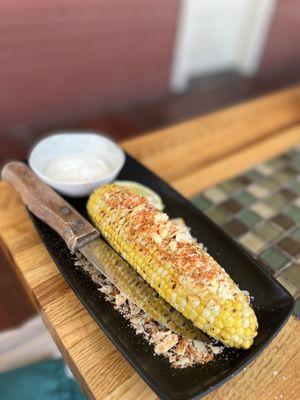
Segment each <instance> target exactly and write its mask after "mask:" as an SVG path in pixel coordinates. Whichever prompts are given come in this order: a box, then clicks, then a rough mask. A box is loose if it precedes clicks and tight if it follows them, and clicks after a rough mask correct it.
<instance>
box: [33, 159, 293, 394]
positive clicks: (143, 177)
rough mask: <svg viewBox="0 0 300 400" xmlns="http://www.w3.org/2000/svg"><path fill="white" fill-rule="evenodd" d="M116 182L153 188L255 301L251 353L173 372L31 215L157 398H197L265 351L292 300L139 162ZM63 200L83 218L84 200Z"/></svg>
mask: <svg viewBox="0 0 300 400" xmlns="http://www.w3.org/2000/svg"><path fill="white" fill-rule="evenodd" d="M118 179H126V180H134V181H138V182H141V183H143V184H145V185H147V186H149V187H151V188H152V189H153V190H155V191H156V192H157V193H158V194H159V195H160V196H161V197H162V199H163V202H164V204H165V206H166V210H165V211H166V212H167V213H168V215H169V216H170V217H182V218H183V219H184V220H185V222H186V223H187V225H188V226H190V227H191V228H192V234H193V236H195V237H196V238H197V239H198V241H199V242H202V243H204V245H205V246H207V248H208V251H209V253H210V254H211V255H212V256H213V257H214V258H215V259H216V260H217V261H218V262H219V263H220V264H221V265H222V266H223V267H224V268H225V269H226V271H227V272H228V273H229V274H230V276H231V277H232V278H233V280H234V281H235V282H236V283H237V284H238V285H239V287H240V288H241V289H244V290H247V291H249V292H250V294H251V296H253V297H254V308H255V312H256V315H257V318H258V322H259V329H258V335H257V337H256V338H255V341H254V344H253V346H252V347H251V348H250V349H249V350H236V349H226V350H225V351H224V352H223V354H222V355H220V356H218V357H217V358H216V360H215V361H213V362H211V363H208V364H206V365H204V366H196V367H191V368H186V369H183V370H180V369H179V370H176V369H174V368H172V367H171V366H170V364H169V362H168V361H167V360H166V359H164V358H163V357H162V356H155V355H154V354H153V348H152V347H151V346H150V345H149V344H148V343H147V342H146V341H145V340H144V339H143V338H142V337H141V335H136V334H135V332H134V330H133V329H132V328H131V327H130V325H129V324H128V323H127V322H126V321H125V320H124V318H123V317H122V316H121V315H120V314H119V313H118V312H117V311H115V310H114V309H113V307H112V305H111V304H110V303H109V302H107V301H105V299H104V297H103V295H101V294H99V291H98V290H97V287H96V286H95V285H94V284H93V283H92V282H91V280H90V279H89V278H88V277H87V276H86V274H85V273H84V272H82V270H81V269H80V268H75V267H74V260H73V258H72V256H71V255H70V252H69V250H68V249H67V247H66V245H65V244H64V242H63V241H62V240H61V239H60V237H59V236H58V235H57V234H56V233H55V232H54V231H53V230H52V229H51V228H49V227H48V226H47V225H45V224H44V223H43V222H41V221H40V220H38V219H37V218H35V217H34V216H33V215H31V217H32V219H33V222H34V224H35V226H36V228H37V231H38V232H39V234H40V236H41V238H42V240H43V242H44V244H45V245H46V247H47V249H48V251H49V253H50V255H51V257H52V259H53V260H54V262H55V264H56V265H57V267H58V268H59V270H60V271H61V273H62V275H63V276H64V278H65V280H66V281H67V282H68V284H69V285H70V287H71V288H72V289H73V291H74V292H75V293H76V295H77V297H78V298H79V300H80V301H81V302H82V304H83V305H84V306H85V307H86V309H87V310H88V312H89V313H90V314H91V315H92V317H93V318H94V319H95V321H96V322H97V323H98V324H99V325H100V326H101V328H102V329H103V331H104V332H105V333H106V335H107V336H108V337H109V338H110V340H111V341H112V342H113V343H114V344H115V346H116V347H117V348H118V349H119V350H120V352H121V353H122V354H123V355H124V357H125V358H126V359H127V360H128V361H129V362H130V364H131V365H132V366H133V367H134V368H135V369H136V371H137V372H138V373H139V374H140V376H141V377H142V378H143V379H144V380H145V381H146V382H147V383H148V385H149V386H150V387H151V388H152V389H153V390H154V391H155V392H156V393H157V395H158V396H159V397H160V398H161V399H172V400H179V399H180V400H183V399H184V400H190V399H199V398H200V397H202V396H204V395H206V394H207V393H209V392H210V391H211V390H213V389H214V388H216V387H218V386H220V385H221V384H222V383H224V382H225V381H227V380H228V379H230V378H231V377H232V376H234V375H236V374H237V373H238V372H239V371H240V370H241V369H243V368H244V367H245V366H246V365H247V364H248V363H249V362H250V361H251V360H253V359H254V358H255V357H256V356H257V355H258V354H259V353H260V352H261V351H262V350H263V349H264V348H265V347H266V345H267V344H268V343H269V342H270V341H271V340H272V338H274V336H275V335H276V334H277V333H278V332H279V330H280V328H281V327H282V326H283V324H284V322H285V321H286V320H287V318H288V316H289V315H290V313H291V311H292V309H293V306H294V300H293V298H292V296H291V295H290V294H289V293H288V292H287V291H286V290H285V289H284V288H283V287H282V286H281V285H280V284H279V283H278V282H277V281H276V280H275V279H273V278H272V277H271V276H269V275H268V274H267V273H266V272H265V271H264V270H263V268H262V267H261V266H260V265H259V263H258V261H257V260H255V259H253V258H252V257H251V256H250V255H249V254H248V253H247V252H245V251H244V250H243V249H242V248H241V247H240V246H239V245H238V244H237V243H235V242H234V241H233V240H232V239H231V238H230V237H229V236H228V235H227V234H226V233H225V232H224V231H223V230H222V229H220V228H219V227H218V226H217V225H215V224H214V223H213V222H212V221H211V220H210V219H208V218H207V217H206V216H205V215H204V214H203V213H202V212H200V211H199V210H198V209H197V208H196V207H195V206H194V205H193V204H192V203H190V202H189V201H188V200H186V199H185V198H184V197H182V196H181V195H180V194H179V193H177V192H176V191H175V190H174V189H172V188H171V187H170V186H169V185H167V184H166V183H165V182H164V181H162V180H161V179H160V178H159V177H158V176H156V175H155V174H153V173H152V172H150V171H149V170H148V169H146V168H145V167H144V166H142V165H141V164H140V163H139V162H138V161H136V160H135V159H133V158H132V157H130V156H128V155H127V157H126V163H125V166H124V168H123V169H122V171H121V173H120V175H119V176H118ZM67 200H68V201H69V202H70V203H71V204H72V205H73V206H74V207H75V208H76V209H77V210H78V211H79V212H80V213H82V214H83V215H84V216H86V217H87V215H86V210H85V205H86V201H87V199H86V198H83V199H70V198H68V199H67Z"/></svg>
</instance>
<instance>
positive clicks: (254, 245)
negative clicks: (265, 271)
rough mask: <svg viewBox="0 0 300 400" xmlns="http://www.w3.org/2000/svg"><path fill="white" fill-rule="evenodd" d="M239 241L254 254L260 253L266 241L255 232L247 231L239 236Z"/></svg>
mask: <svg viewBox="0 0 300 400" xmlns="http://www.w3.org/2000/svg"><path fill="white" fill-rule="evenodd" d="M239 242H240V243H241V244H242V245H243V246H244V247H246V249H247V250H250V251H251V252H252V253H254V254H258V253H259V252H260V251H261V250H262V249H263V248H264V247H265V242H264V241H263V240H262V239H260V238H259V237H258V236H257V235H255V234H254V233H253V232H247V233H245V234H244V235H242V236H241V237H240V238H239Z"/></svg>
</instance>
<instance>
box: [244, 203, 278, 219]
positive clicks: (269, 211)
mask: <svg viewBox="0 0 300 400" xmlns="http://www.w3.org/2000/svg"><path fill="white" fill-rule="evenodd" d="M250 209H251V211H253V212H255V213H256V214H257V215H259V216H260V217H261V218H263V219H270V218H272V217H274V215H275V214H277V210H276V209H274V208H273V207H271V206H269V205H268V204H265V203H264V202H262V201H257V202H255V203H253V204H252V205H251V206H250Z"/></svg>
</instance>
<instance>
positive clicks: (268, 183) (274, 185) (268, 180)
mask: <svg viewBox="0 0 300 400" xmlns="http://www.w3.org/2000/svg"><path fill="white" fill-rule="evenodd" d="M260 184H261V185H262V186H264V187H266V188H267V189H270V190H271V191H273V192H274V191H277V190H278V189H279V184H278V182H277V181H276V179H274V178H273V177H271V176H268V177H264V178H263V179H261V180H260Z"/></svg>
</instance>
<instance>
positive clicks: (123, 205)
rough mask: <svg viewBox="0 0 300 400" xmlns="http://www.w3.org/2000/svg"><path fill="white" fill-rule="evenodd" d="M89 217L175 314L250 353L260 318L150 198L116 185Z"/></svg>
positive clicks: (94, 199)
mask: <svg viewBox="0 0 300 400" xmlns="http://www.w3.org/2000/svg"><path fill="white" fill-rule="evenodd" d="M87 209H88V213H89V215H90V217H91V219H92V221H93V222H94V223H95V225H96V226H97V227H98V229H99V230H100V232H101V233H102V235H103V236H104V237H105V238H106V240H107V241H108V242H109V243H110V244H111V246H112V247H113V248H114V249H115V250H116V251H117V252H118V253H119V254H120V255H121V256H122V257H123V258H124V259H125V260H126V261H127V262H128V263H129V264H130V265H131V266H132V267H133V268H134V269H136V271H137V272H138V273H139V274H140V275H141V276H142V277H143V278H144V279H145V280H146V281H147V282H148V283H149V284H150V285H151V286H152V287H153V288H154V289H155V290H156V291H157V293H158V294H159V295H160V296H161V297H162V298H164V299H165V300H166V301H167V302H168V303H169V304H171V305H172V306H173V307H174V308H175V309H177V310H178V311H179V312H181V313H182V314H183V315H184V316H185V317H186V318H188V319H190V320H191V321H192V322H193V323H194V325H195V326H196V327H197V328H199V329H201V330H202V331H204V332H205V333H207V334H208V335H210V336H211V337H213V338H215V339H217V340H219V341H221V342H222V343H224V344H225V345H226V346H228V347H236V348H244V349H247V348H249V347H250V346H251V345H252V343H253V339H254V337H255V336H256V335H257V328H258V324H257V319H256V316H255V313H254V311H253V309H252V308H251V306H250V303H249V296H247V295H246V294H245V293H244V292H242V291H241V290H240V289H239V288H238V287H237V285H236V284H235V283H234V282H233V281H232V280H231V278H230V277H229V275H228V274H227V273H226V272H225V270H224V269H223V268H221V266H220V265H219V264H218V263H217V262H216V261H215V260H214V259H213V258H212V257H211V256H210V255H209V254H208V253H207V252H206V251H205V250H204V249H203V247H202V246H201V245H200V244H197V243H196V242H195V241H193V240H192V239H191V237H190V235H186V233H185V232H183V231H182V230H181V229H180V227H178V226H176V225H175V224H172V223H171V222H170V221H169V218H168V216H167V215H166V214H165V213H163V212H161V211H159V210H157V209H156V208H154V207H153V206H152V205H151V204H150V203H149V201H148V200H147V199H145V198H143V197H142V196H140V195H137V194H135V193H133V192H132V191H130V190H128V189H127V188H124V187H121V186H118V185H115V184H110V185H105V186H102V187H100V188H98V189H96V190H95V191H94V192H93V193H92V195H91V196H90V198H89V200H88V204H87Z"/></svg>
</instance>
